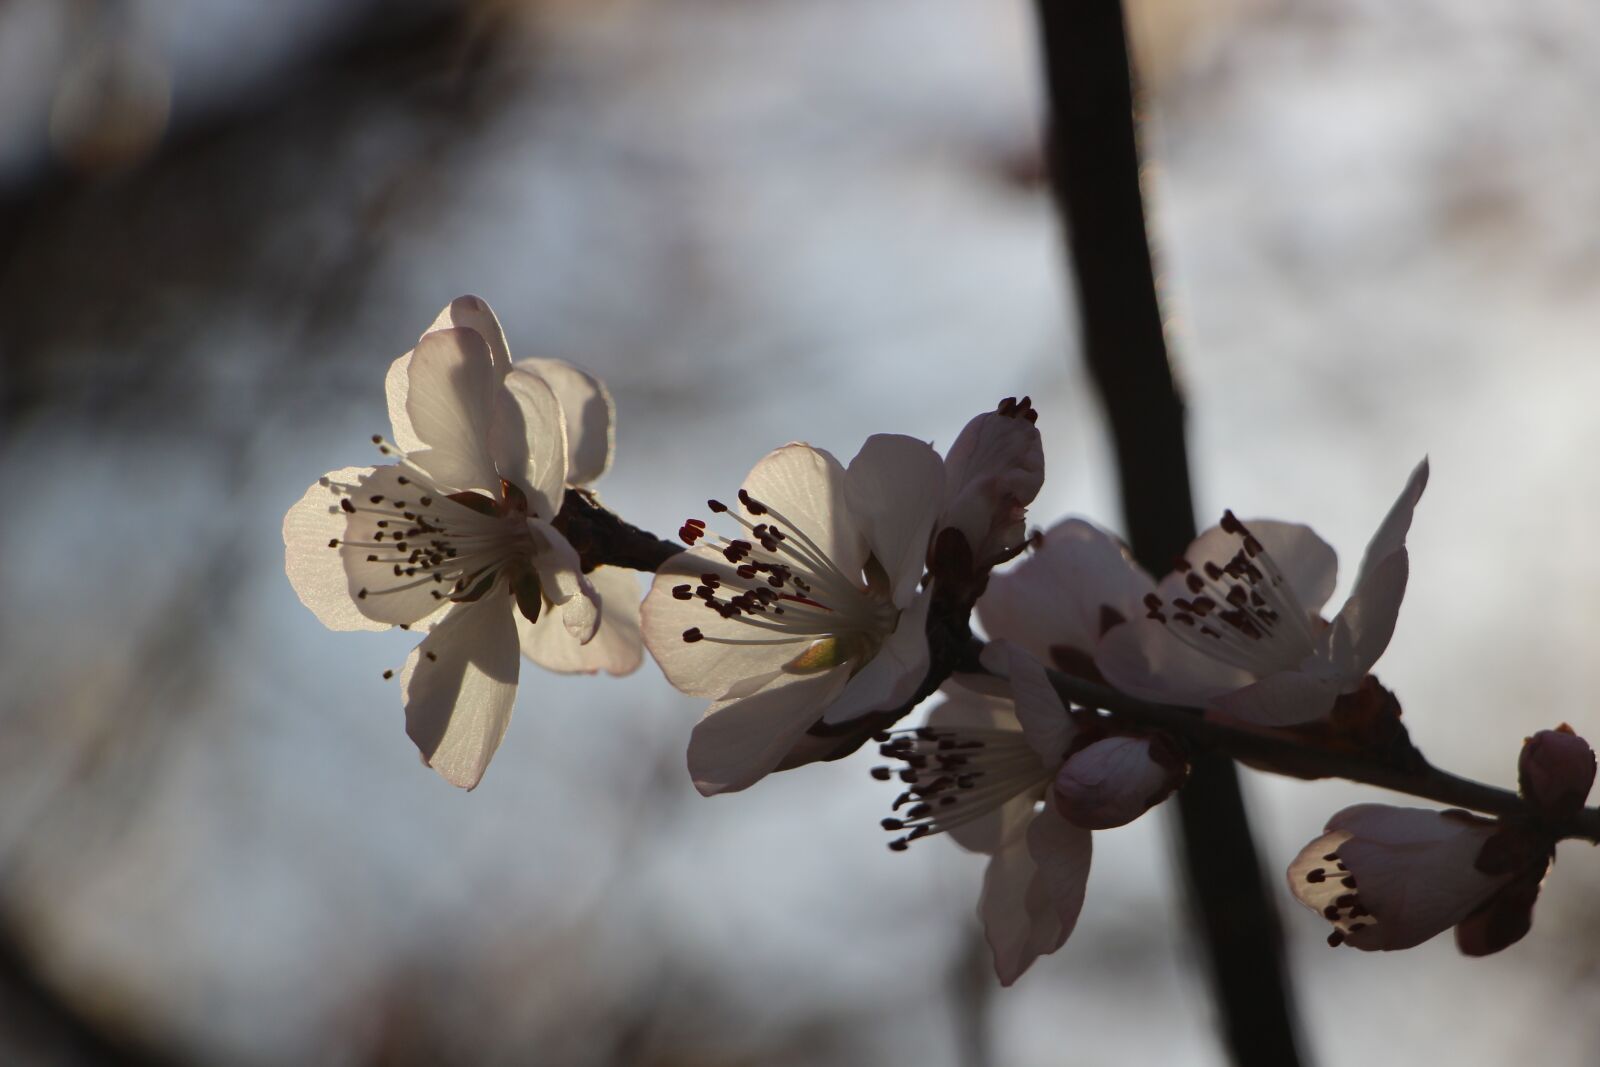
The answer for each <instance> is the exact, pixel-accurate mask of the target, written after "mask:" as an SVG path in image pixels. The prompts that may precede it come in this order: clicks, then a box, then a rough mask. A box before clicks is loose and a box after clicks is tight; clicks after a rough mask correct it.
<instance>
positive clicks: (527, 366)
mask: <svg viewBox="0 0 1600 1067" xmlns="http://www.w3.org/2000/svg"><path fill="white" fill-rule="evenodd" d="M514 366H515V367H516V369H518V370H527V371H532V372H533V373H534V374H537V375H538V376H539V377H540V378H543V379H544V381H545V384H547V385H548V386H550V388H551V389H552V390H553V391H554V392H555V394H556V399H557V400H558V401H560V402H561V413H562V415H563V416H565V418H566V423H567V484H569V485H588V484H590V483H591V482H593V481H595V480H596V479H598V478H599V477H600V476H601V475H602V474H604V473H605V472H606V470H607V469H609V468H610V466H611V456H612V453H613V451H614V450H615V446H616V442H615V430H614V427H615V426H616V421H617V409H616V405H615V404H613V403H612V401H611V393H610V391H609V390H607V389H606V387H605V383H604V382H602V381H601V380H600V379H599V378H596V377H594V376H593V375H591V374H588V373H586V372H584V371H581V370H579V369H578V368H577V367H574V366H573V365H572V364H570V363H563V362H562V361H561V360H559V359H522V360H518V361H517V362H516V363H515V364H514Z"/></svg>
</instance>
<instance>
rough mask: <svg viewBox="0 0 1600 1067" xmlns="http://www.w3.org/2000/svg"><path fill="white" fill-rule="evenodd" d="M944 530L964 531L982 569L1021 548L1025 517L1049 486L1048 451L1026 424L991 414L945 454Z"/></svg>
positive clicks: (975, 423)
mask: <svg viewBox="0 0 1600 1067" xmlns="http://www.w3.org/2000/svg"><path fill="white" fill-rule="evenodd" d="M944 462H945V498H944V510H943V514H942V515H941V516H940V520H939V525H940V526H941V527H943V526H950V527H954V528H955V529H957V530H960V531H961V533H962V535H963V536H964V537H965V538H966V539H967V544H968V545H969V546H970V547H971V548H972V551H973V556H974V558H975V559H976V560H977V561H978V562H979V563H983V562H985V561H988V560H992V559H994V558H995V556H997V555H999V554H1001V553H1002V552H1005V551H1006V550H1008V549H1011V548H1015V547H1016V546H1017V545H1019V544H1021V543H1022V540H1023V537H1024V536H1025V534H1026V527H1025V523H1024V513H1025V511H1026V509H1027V507H1028V505H1029V504H1031V503H1033V498H1034V497H1036V496H1038V495H1039V489H1040V487H1041V486H1042V485H1043V484H1044V445H1043V443H1042V441H1041V439H1040V437H1039V430H1038V427H1036V426H1034V424H1033V423H1031V422H1029V421H1028V420H1027V419H1023V418H1018V417H1016V416H1013V415H1001V414H1000V413H999V412H994V411H991V412H987V413H985V414H983V415H979V416H978V417H977V418H975V419H973V420H972V421H970V422H968V423H967V425H966V426H965V427H963V428H962V430H961V433H960V435H959V436H957V437H956V439H955V442H954V443H953V444H951V446H950V450H949V452H947V453H946V454H945V461H944Z"/></svg>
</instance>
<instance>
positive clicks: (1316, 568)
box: [1245, 519, 1339, 613]
mask: <svg viewBox="0 0 1600 1067" xmlns="http://www.w3.org/2000/svg"><path fill="white" fill-rule="evenodd" d="M1245 525H1246V526H1247V527H1249V529H1250V532H1251V533H1253V534H1255V536H1256V540H1257V541H1260V542H1261V547H1262V548H1265V549H1266V550H1267V554H1268V555H1270V556H1271V557H1272V562H1274V563H1276V564H1277V565H1278V569H1279V570H1280V571H1282V572H1283V577H1284V579H1285V580H1286V581H1287V582H1288V583H1289V588H1290V589H1292V590H1294V596H1295V599H1296V600H1298V601H1299V602H1300V606H1301V607H1303V608H1305V609H1306V612H1307V613H1312V612H1318V611H1321V610H1322V605H1324V604H1326V603H1327V602H1328V598H1329V597H1330V596H1332V595H1333V587H1334V584H1335V583H1336V582H1337V581H1338V578H1339V556H1338V554H1337V553H1335V552H1334V550H1333V546H1332V545H1330V544H1328V542H1326V541H1324V540H1323V539H1322V538H1320V537H1318V536H1317V533H1316V531H1315V530H1313V529H1312V528H1311V527H1309V526H1302V525H1301V524H1299V523H1296V522H1277V521H1274V520H1272V519H1252V520H1251V521H1250V522H1247V523H1245Z"/></svg>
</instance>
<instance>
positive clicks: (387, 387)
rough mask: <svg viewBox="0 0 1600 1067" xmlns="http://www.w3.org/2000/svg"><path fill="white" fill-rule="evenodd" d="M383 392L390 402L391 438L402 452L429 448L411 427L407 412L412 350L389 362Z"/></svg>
mask: <svg viewBox="0 0 1600 1067" xmlns="http://www.w3.org/2000/svg"><path fill="white" fill-rule="evenodd" d="M383 392H384V396H385V397H386V398H387V399H388V403H389V425H390V427H391V429H390V432H389V439H390V440H391V441H393V442H394V443H395V444H396V445H398V446H399V448H400V451H401V452H421V451H422V450H423V449H425V448H427V447H428V446H427V445H425V444H423V443H422V439H421V438H420V437H418V436H417V432H416V431H415V430H413V429H412V428H411V416H410V415H409V414H408V413H407V412H406V397H407V396H408V395H410V393H411V353H410V352H407V353H406V354H405V355H403V356H401V357H400V358H399V359H397V360H395V361H394V362H393V363H391V364H389V372H388V374H386V375H385V376H384V379H383Z"/></svg>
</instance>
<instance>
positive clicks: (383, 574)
mask: <svg viewBox="0 0 1600 1067" xmlns="http://www.w3.org/2000/svg"><path fill="white" fill-rule="evenodd" d="M373 442H374V443H375V444H377V445H378V448H379V451H380V452H382V453H384V454H385V455H389V454H395V455H397V456H398V458H399V461H400V462H399V464H398V465H397V466H394V467H380V468H378V469H377V470H375V471H374V472H373V473H372V474H371V475H369V476H367V477H366V478H363V479H361V480H360V481H358V482H354V483H345V482H337V481H333V480H331V479H328V478H324V479H322V484H323V485H324V486H325V487H326V488H327V489H328V491H329V492H330V493H331V494H332V495H333V497H334V498H335V499H336V500H337V501H338V503H337V505H336V507H337V509H338V510H341V511H343V512H344V513H345V516H346V520H345V536H344V537H342V538H334V539H333V540H331V541H329V542H328V547H329V548H331V549H336V550H338V551H339V552H340V553H341V554H342V555H343V556H344V560H345V565H346V570H347V571H348V573H350V574H352V575H359V579H358V580H359V581H360V582H361V583H362V584H361V585H360V586H359V587H358V589H357V591H356V598H357V599H358V600H366V599H368V598H369V597H389V596H395V595H397V594H402V593H406V592H410V591H414V590H419V589H421V588H423V587H429V591H430V594H431V596H432V598H433V599H434V600H435V601H445V600H450V601H454V602H458V603H468V602H471V601H475V600H479V599H481V598H482V597H483V596H484V595H486V594H487V593H489V592H490V591H491V590H492V589H493V588H494V587H495V585H496V583H497V582H498V581H499V580H500V579H501V578H502V577H504V578H506V579H508V581H509V586H510V589H511V591H512V592H513V593H514V594H516V596H517V599H518V603H519V605H521V604H522V602H523V601H524V600H525V599H527V597H526V594H527V593H528V590H527V588H526V587H527V585H528V583H529V581H530V580H531V581H532V582H533V589H532V592H533V593H534V594H535V596H534V599H533V603H534V605H535V607H534V613H535V614H537V607H536V605H537V604H538V603H539V598H538V597H537V595H536V594H537V592H538V588H537V582H538V579H537V575H536V573H535V572H534V570H533V568H532V564H531V560H532V555H533V552H534V548H535V546H534V544H533V539H532V537H531V535H530V534H529V531H528V524H527V521H526V519H527V517H528V515H529V510H528V501H527V498H526V496H525V495H524V493H523V492H522V490H521V489H519V488H517V487H516V486H515V485H512V484H511V483H510V482H506V481H502V482H501V495H500V497H499V499H494V498H491V497H489V496H487V495H485V494H483V493H478V492H450V491H449V490H447V489H443V488H441V487H439V486H438V485H437V484H436V483H435V482H434V481H433V479H432V477H431V476H429V475H428V473H427V472H426V471H424V470H423V469H422V468H420V467H418V466H416V465H415V464H413V463H411V462H410V461H409V460H408V459H406V457H405V455H404V454H403V453H400V452H399V450H398V449H396V448H395V447H394V446H393V445H391V444H389V443H388V442H387V441H385V440H384V439H383V438H382V437H374V438H373ZM352 584H355V583H352ZM524 613H525V614H526V613H527V607H526V606H524ZM530 618H531V616H530Z"/></svg>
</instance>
